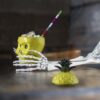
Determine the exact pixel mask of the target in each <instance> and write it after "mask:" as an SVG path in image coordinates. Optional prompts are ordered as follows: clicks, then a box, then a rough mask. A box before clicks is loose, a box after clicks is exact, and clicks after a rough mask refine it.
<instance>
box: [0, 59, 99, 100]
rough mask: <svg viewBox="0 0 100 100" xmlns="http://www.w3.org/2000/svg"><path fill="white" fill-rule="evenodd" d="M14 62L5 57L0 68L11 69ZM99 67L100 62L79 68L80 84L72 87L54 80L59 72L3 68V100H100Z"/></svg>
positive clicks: (0, 96)
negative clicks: (58, 84) (58, 83)
mask: <svg viewBox="0 0 100 100" xmlns="http://www.w3.org/2000/svg"><path fill="white" fill-rule="evenodd" d="M5 61H6V63H3V62H5ZM10 62H11V61H7V60H3V61H2V62H0V64H1V66H0V67H2V68H7V67H8V66H9V68H11V67H12V63H10ZM95 66H96V68H93V67H95ZM99 67H100V65H89V66H88V65H86V66H78V67H76V68H75V69H74V70H73V73H75V74H76V75H77V77H78V78H79V80H80V83H79V85H77V86H72V87H71V86H70V87H67V86H64V87H61V86H60V87H59V86H55V85H53V84H52V83H51V79H52V76H53V75H54V74H55V73H57V72H58V71H51V72H44V71H42V72H39V71H38V72H36V71H35V72H15V71H14V70H12V71H11V70H8V71H7V69H5V71H2V70H0V100H100V69H99ZM9 68H8V69H9ZM3 70H4V69H3Z"/></svg>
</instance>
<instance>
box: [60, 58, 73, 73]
mask: <svg viewBox="0 0 100 100" xmlns="http://www.w3.org/2000/svg"><path fill="white" fill-rule="evenodd" d="M59 64H60V65H61V67H60V70H61V71H63V72H67V71H70V70H71V69H72V68H71V67H69V65H70V64H71V62H70V61H69V60H68V59H62V60H61V61H60V62H59Z"/></svg>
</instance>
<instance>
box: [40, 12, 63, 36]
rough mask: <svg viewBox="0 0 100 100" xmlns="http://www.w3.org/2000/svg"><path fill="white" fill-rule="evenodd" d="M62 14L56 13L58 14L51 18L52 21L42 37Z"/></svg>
mask: <svg viewBox="0 0 100 100" xmlns="http://www.w3.org/2000/svg"><path fill="white" fill-rule="evenodd" d="M61 13H62V10H60V11H59V12H58V14H57V15H56V16H55V17H54V18H53V20H52V21H51V23H50V24H49V25H48V27H47V28H46V29H45V30H44V31H43V33H42V36H44V35H45V34H47V32H48V30H49V29H50V28H51V27H52V25H53V24H54V23H55V22H56V21H57V19H58V17H59V16H60V14H61Z"/></svg>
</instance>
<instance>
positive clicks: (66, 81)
mask: <svg viewBox="0 0 100 100" xmlns="http://www.w3.org/2000/svg"><path fill="white" fill-rule="evenodd" d="M59 64H60V65H61V67H58V66H57V67H58V68H59V69H60V70H61V72H59V73H57V74H56V75H55V76H54V77H53V79H52V83H53V84H55V85H76V84H78V83H79V80H78V79H77V77H76V76H75V75H74V74H73V73H72V72H71V71H70V70H71V69H72V68H71V67H69V65H70V62H69V60H65V59H64V60H61V62H59Z"/></svg>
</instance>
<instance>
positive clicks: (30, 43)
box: [15, 31, 45, 60]
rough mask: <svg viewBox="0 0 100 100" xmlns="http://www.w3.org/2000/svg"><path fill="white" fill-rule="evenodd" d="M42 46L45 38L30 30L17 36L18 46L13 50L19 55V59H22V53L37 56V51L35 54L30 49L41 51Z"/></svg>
mask: <svg viewBox="0 0 100 100" xmlns="http://www.w3.org/2000/svg"><path fill="white" fill-rule="evenodd" d="M44 46H45V38H44V37H43V36H40V35H35V33H34V32H33V31H32V32H29V33H27V34H23V35H21V36H20V37H18V47H17V49H16V50H15V53H16V54H17V55H18V56H19V59H20V60H24V59H25V58H21V56H23V55H26V56H27V55H34V56H39V55H38V54H37V53H36V54H35V53H34V52H32V50H36V51H38V52H42V51H43V49H44Z"/></svg>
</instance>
